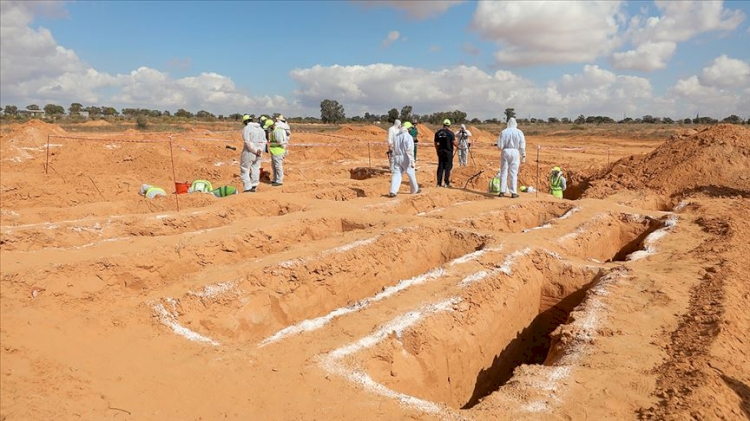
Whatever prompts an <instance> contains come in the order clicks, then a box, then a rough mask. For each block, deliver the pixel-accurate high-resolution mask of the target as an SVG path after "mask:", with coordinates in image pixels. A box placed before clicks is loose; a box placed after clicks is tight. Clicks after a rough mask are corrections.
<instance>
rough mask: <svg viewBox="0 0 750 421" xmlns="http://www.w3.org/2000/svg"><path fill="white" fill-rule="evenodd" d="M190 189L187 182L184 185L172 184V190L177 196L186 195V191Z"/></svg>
mask: <svg viewBox="0 0 750 421" xmlns="http://www.w3.org/2000/svg"><path fill="white" fill-rule="evenodd" d="M189 188H190V183H188V182H187V181H186V182H184V183H179V182H176V183H174V190H175V193H177V194H186V193H187V192H188V189H189Z"/></svg>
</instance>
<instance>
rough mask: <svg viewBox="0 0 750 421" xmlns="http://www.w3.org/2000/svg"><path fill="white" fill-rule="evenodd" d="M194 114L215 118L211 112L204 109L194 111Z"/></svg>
mask: <svg viewBox="0 0 750 421" xmlns="http://www.w3.org/2000/svg"><path fill="white" fill-rule="evenodd" d="M195 116H196V117H198V118H202V119H213V118H216V116H214V115H213V114H211V113H209V112H208V111H206V110H200V111H198V112H197V113H195Z"/></svg>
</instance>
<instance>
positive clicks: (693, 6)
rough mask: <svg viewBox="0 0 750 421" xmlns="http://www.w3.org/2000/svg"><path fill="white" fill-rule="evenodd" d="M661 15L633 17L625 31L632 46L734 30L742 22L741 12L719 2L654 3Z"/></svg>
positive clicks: (682, 39) (675, 40) (683, 39)
mask: <svg viewBox="0 0 750 421" xmlns="http://www.w3.org/2000/svg"><path fill="white" fill-rule="evenodd" d="M654 3H655V4H656V7H657V9H658V10H659V11H660V12H661V16H651V17H645V16H643V17H636V18H634V19H633V20H632V24H631V27H630V28H629V29H628V34H627V36H628V38H629V39H631V41H632V42H633V43H634V44H635V45H640V44H644V43H647V42H660V41H669V42H682V41H687V40H689V39H691V38H693V37H694V36H696V35H698V34H701V33H704V32H711V31H731V30H734V29H737V27H738V26H739V24H740V23H742V21H743V20H744V19H745V15H744V13H742V11H741V10H729V9H725V8H724V4H723V2H721V1H656V2H654Z"/></svg>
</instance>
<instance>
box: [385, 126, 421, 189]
mask: <svg viewBox="0 0 750 421" xmlns="http://www.w3.org/2000/svg"><path fill="white" fill-rule="evenodd" d="M411 127H412V124H411V123H410V122H408V121H407V122H405V123H404V124H403V125H402V126H401V128H400V129H399V131H398V134H397V135H396V136H395V137H394V138H393V155H392V157H393V166H392V168H393V175H391V191H390V193H388V197H396V195H397V194H398V189H399V187H400V186H401V176H402V173H403V172H404V171H406V175H407V176H409V184H410V185H411V194H417V193H419V192H420V191H421V189H420V188H419V184H417V173H416V172H415V171H414V166H415V161H414V139H413V138H412V137H411V135H410V134H409V129H410V128H411Z"/></svg>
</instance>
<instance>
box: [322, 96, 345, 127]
mask: <svg viewBox="0 0 750 421" xmlns="http://www.w3.org/2000/svg"><path fill="white" fill-rule="evenodd" d="M320 119H321V120H322V121H323V123H334V124H335V123H337V122H340V121H344V119H346V113H345V112H344V106H343V105H341V104H339V102H338V101H334V100H332V99H324V100H323V101H321V102H320Z"/></svg>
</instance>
